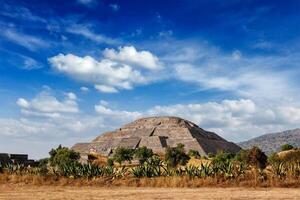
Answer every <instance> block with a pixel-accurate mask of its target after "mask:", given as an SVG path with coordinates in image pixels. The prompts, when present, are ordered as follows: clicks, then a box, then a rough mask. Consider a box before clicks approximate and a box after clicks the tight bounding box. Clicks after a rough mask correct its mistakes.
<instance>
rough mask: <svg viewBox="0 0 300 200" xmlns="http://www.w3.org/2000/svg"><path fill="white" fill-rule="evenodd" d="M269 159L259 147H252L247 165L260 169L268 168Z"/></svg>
mask: <svg viewBox="0 0 300 200" xmlns="http://www.w3.org/2000/svg"><path fill="white" fill-rule="evenodd" d="M267 159H268V157H267V156H266V154H265V153H264V152H263V151H262V150H260V149H259V148H258V147H252V148H251V149H250V150H249V151H248V155H247V163H248V164H249V165H252V166H254V167H258V168H260V169H264V168H266V164H267Z"/></svg>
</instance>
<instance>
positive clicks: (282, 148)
mask: <svg viewBox="0 0 300 200" xmlns="http://www.w3.org/2000/svg"><path fill="white" fill-rule="evenodd" d="M293 148H294V147H293V145H291V144H284V145H282V146H281V151H287V150H291V149H293Z"/></svg>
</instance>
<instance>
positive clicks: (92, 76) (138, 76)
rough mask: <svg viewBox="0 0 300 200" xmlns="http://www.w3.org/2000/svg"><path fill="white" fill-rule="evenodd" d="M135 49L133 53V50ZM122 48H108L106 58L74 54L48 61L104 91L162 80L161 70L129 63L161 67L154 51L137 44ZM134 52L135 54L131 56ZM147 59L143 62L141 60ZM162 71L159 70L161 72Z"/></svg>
mask: <svg viewBox="0 0 300 200" xmlns="http://www.w3.org/2000/svg"><path fill="white" fill-rule="evenodd" d="M132 48H133V49H134V51H133V54H132V55H131V53H130V52H128V51H131V50H132ZM127 49H128V48H127V47H124V48H120V52H119V53H116V52H115V51H114V50H105V52H104V56H105V58H103V59H101V60H99V61H98V60H96V59H94V58H92V57H90V56H85V57H79V56H76V55H73V54H66V55H64V54H59V55H57V56H54V57H52V58H49V59H48V61H49V63H50V64H51V65H52V67H53V68H54V69H55V70H57V71H58V72H61V73H64V74H66V75H68V76H70V77H72V78H74V79H77V80H80V81H85V82H88V83H93V84H95V88H96V89H97V90H99V91H101V92H106V93H115V92H118V90H121V89H127V90H128V89H132V88H133V87H134V86H135V85H143V84H147V83H149V82H151V81H154V80H156V79H159V77H160V76H159V75H156V74H154V73H156V72H157V71H155V72H153V71H152V69H151V70H146V69H144V70H142V69H141V68H135V66H134V65H133V66H132V65H131V64H129V63H132V64H133V63H134V62H135V63H139V65H143V66H147V67H150V66H151V67H158V66H157V62H158V59H156V58H155V57H153V56H152V54H151V53H150V52H146V51H141V52H137V51H136V50H135V48H134V47H129V49H131V50H127ZM130 55H131V57H130ZM144 57H145V59H144V60H141V61H139V60H138V59H143V58H144ZM157 73H158V72H157Z"/></svg>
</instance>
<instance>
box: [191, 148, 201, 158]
mask: <svg viewBox="0 0 300 200" xmlns="http://www.w3.org/2000/svg"><path fill="white" fill-rule="evenodd" d="M188 155H189V156H190V157H193V158H197V159H199V158H201V155H200V153H199V151H196V150H193V149H190V150H189V153H188Z"/></svg>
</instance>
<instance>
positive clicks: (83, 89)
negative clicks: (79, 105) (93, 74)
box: [80, 86, 90, 92]
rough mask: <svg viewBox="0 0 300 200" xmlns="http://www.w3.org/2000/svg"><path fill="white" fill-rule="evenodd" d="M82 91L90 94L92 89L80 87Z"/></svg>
mask: <svg viewBox="0 0 300 200" xmlns="http://www.w3.org/2000/svg"><path fill="white" fill-rule="evenodd" d="M80 90H81V91H82V92H88V91H90V89H89V88H88V87H84V86H82V87H80Z"/></svg>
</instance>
